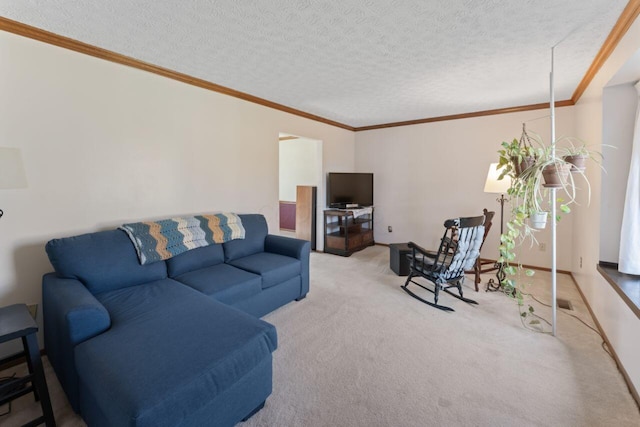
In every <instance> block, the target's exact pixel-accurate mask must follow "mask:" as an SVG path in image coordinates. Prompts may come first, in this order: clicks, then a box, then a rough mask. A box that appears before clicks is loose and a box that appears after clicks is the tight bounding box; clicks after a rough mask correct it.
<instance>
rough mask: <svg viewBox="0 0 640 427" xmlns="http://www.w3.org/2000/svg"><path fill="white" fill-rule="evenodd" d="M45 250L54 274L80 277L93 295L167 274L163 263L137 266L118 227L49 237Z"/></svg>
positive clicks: (134, 256)
mask: <svg viewBox="0 0 640 427" xmlns="http://www.w3.org/2000/svg"><path fill="white" fill-rule="evenodd" d="M45 249H46V251H47V255H48V256H49V260H50V261H51V264H52V265H53V268H54V269H55V270H56V273H57V274H58V276H60V277H64V278H67V279H77V280H80V281H81V282H82V283H83V284H84V285H85V286H86V287H87V289H89V291H90V292H91V293H93V294H99V293H101V292H107V291H112V290H115V289H120V288H125V287H129V286H135V285H139V284H141V283H146V282H150V281H153V280H159V279H163V278H166V277H167V267H166V265H165V263H164V262H157V263H154V264H149V265H140V263H139V262H138V256H137V255H136V250H135V248H134V247H133V243H131V240H129V237H127V234H126V233H125V232H124V231H122V230H109V231H100V232H97V233H90V234H83V235H81V236H74V237H67V238H63V239H53V240H51V241H49V242H48V243H47V245H46V248H45Z"/></svg>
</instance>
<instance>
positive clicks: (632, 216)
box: [618, 82, 640, 275]
mask: <svg viewBox="0 0 640 427" xmlns="http://www.w3.org/2000/svg"><path fill="white" fill-rule="evenodd" d="M635 88H636V91H637V92H638V97H639V98H640V82H637V83H636V84H635ZM618 270H619V271H620V272H621V273H627V274H635V275H640V99H639V101H638V108H637V112H636V125H635V128H634V131H633V147H632V149H631V165H630V167H629V178H628V181H627V195H626V197H625V201H624V213H623V216H622V228H621V229H620V257H619V260H618Z"/></svg>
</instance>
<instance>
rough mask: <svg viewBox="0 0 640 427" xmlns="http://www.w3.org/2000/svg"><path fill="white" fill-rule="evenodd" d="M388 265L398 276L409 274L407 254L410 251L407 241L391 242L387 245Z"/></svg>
mask: <svg viewBox="0 0 640 427" xmlns="http://www.w3.org/2000/svg"><path fill="white" fill-rule="evenodd" d="M389 250H390V251H391V254H390V267H391V269H392V270H393V272H394V273H396V274H397V275H398V276H408V275H409V260H408V259H407V254H410V253H411V249H409V244H408V243H391V244H390V245H389Z"/></svg>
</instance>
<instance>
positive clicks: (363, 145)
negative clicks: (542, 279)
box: [356, 107, 574, 270]
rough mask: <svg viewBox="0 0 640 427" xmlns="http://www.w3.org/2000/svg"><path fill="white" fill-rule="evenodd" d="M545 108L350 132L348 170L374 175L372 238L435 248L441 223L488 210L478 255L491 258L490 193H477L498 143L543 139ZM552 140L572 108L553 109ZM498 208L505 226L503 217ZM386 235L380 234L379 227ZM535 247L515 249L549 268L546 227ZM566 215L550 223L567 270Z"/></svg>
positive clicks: (568, 124)
mask: <svg viewBox="0 0 640 427" xmlns="http://www.w3.org/2000/svg"><path fill="white" fill-rule="evenodd" d="M548 114H549V111H548V110H535V111H529V112H523V113H511V114H501V115H495V116H487V117H476V118H469V119H461V120H452V121H445V122H435V123H426V124H420V125H412V126H403V127H396V128H387V129H379V130H371V131H366V132H357V133H356V170H358V171H362V172H373V173H374V200H375V204H376V209H375V221H374V222H375V231H374V234H375V239H376V242H382V243H394V242H406V241H410V240H413V241H415V242H416V243H418V244H421V245H424V246H426V247H437V244H438V242H439V239H440V237H442V233H443V231H444V229H443V223H444V220H445V219H447V218H454V217H458V216H474V215H480V214H482V209H483V208H487V209H489V210H495V211H496V216H495V217H494V222H493V224H494V225H493V228H492V230H491V232H490V234H489V236H488V237H487V241H486V243H485V246H484V247H483V253H482V256H483V257H486V258H496V257H497V255H498V246H499V245H498V242H499V234H500V204H499V203H498V202H497V201H496V197H497V196H498V195H497V194H487V193H484V191H483V190H484V183H485V179H486V176H487V172H488V171H489V164H490V163H492V162H497V161H498V154H497V151H498V150H499V149H500V148H501V147H500V144H501V142H502V141H510V140H512V139H513V138H518V139H519V138H520V135H521V132H522V122H523V121H531V122H530V123H528V124H527V129H528V130H531V131H535V132H536V133H538V134H539V135H541V136H542V137H543V138H544V140H545V141H548V140H549V136H550V133H551V131H550V122H549V119H548V118H542V119H539V118H541V117H544V116H548ZM536 119H539V120H536ZM556 121H557V135H558V136H561V135H573V133H574V123H573V111H572V107H565V108H559V109H557V110H556ZM509 209H510V208H509V206H508V205H505V222H506V219H507V218H508V215H509ZM389 225H391V226H392V227H393V232H392V233H389V232H388V231H387V226H389ZM549 228H550V227H547V230H545V231H543V232H541V233H540V236H539V239H538V240H539V241H540V242H542V243H547V248H548V249H547V251H545V252H542V251H540V250H539V248H538V247H534V249H529V248H528V247H526V246H525V247H523V248H522V249H521V251H522V252H521V254H522V260H523V262H525V263H527V264H531V265H536V266H541V267H550V266H551V259H550V256H551V255H550V246H551V245H550V235H549V231H548V229H549ZM571 228H572V226H571V216H567V217H565V218H563V219H562V221H561V222H560V223H559V224H558V268H559V269H566V270H568V269H569V268H570V266H571V259H570V257H569V255H568V254H570V253H571V249H572V248H571Z"/></svg>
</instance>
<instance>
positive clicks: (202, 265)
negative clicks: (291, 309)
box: [43, 214, 310, 427]
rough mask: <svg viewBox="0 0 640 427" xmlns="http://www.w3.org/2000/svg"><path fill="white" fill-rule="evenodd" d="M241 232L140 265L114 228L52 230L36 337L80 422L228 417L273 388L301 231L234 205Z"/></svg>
mask: <svg viewBox="0 0 640 427" xmlns="http://www.w3.org/2000/svg"><path fill="white" fill-rule="evenodd" d="M240 218H241V220H242V225H243V226H244V228H245V230H246V235H245V238H244V239H240V240H231V241H228V242H225V243H222V244H212V245H209V246H205V247H201V248H198V249H193V250H189V251H187V252H185V253H182V254H180V255H177V256H175V257H173V258H169V259H167V260H166V261H159V262H154V263H151V264H147V265H141V264H140V262H139V260H138V256H137V254H136V250H135V248H134V245H133V244H132V242H131V240H130V239H129V238H128V236H127V234H126V233H125V232H124V231H122V230H119V229H118V230H109V231H102V232H96V233H91V234H85V235H81V236H75V237H69V238H63V239H54V240H51V241H50V242H49V243H47V245H46V250H47V254H48V256H49V259H50V261H51V263H52V265H53V267H54V269H55V273H49V274H46V275H45V276H44V278H43V312H44V333H45V347H46V350H47V354H48V357H49V360H50V362H51V365H52V366H53V368H54V370H55V372H56V374H57V376H58V379H59V380H60V383H61V385H62V387H63V389H64V391H65V392H66V394H67V397H68V398H69V402H70V404H71V406H72V407H73V409H74V410H75V411H76V412H79V413H80V415H81V416H82V417H83V419H84V420H85V421H86V422H87V424H89V425H90V426H119V427H120V426H201V425H211V426H213V425H215V426H231V425H235V424H236V423H237V422H239V421H241V420H243V419H246V418H248V417H250V416H251V415H253V414H254V413H255V412H257V411H258V410H260V409H261V408H262V406H263V405H264V402H265V400H266V398H267V397H268V396H269V395H270V393H271V384H272V383H271V380H272V352H273V351H274V350H275V349H276V347H277V335H276V330H275V328H274V327H273V326H272V325H270V324H269V323H267V322H264V321H262V320H260V319H259V317H261V316H263V315H264V314H266V313H269V312H270V311H272V310H274V309H276V308H278V307H280V306H282V305H284V304H286V303H288V302H290V301H292V300H300V299H302V298H304V297H305V296H306V294H307V292H308V290H309V252H310V245H309V242H306V241H302V240H297V239H291V238H286V237H282V236H274V235H269V234H268V230H267V223H266V220H265V218H264V217H263V216H262V215H257V214H248V215H240Z"/></svg>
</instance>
